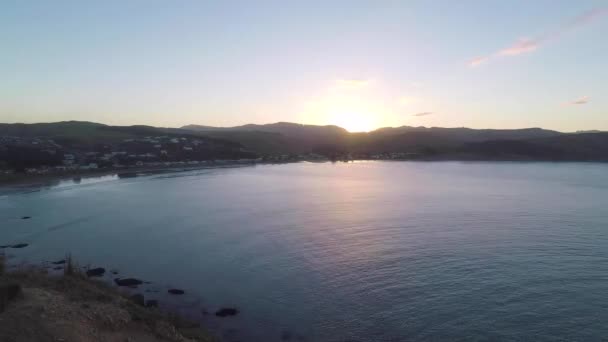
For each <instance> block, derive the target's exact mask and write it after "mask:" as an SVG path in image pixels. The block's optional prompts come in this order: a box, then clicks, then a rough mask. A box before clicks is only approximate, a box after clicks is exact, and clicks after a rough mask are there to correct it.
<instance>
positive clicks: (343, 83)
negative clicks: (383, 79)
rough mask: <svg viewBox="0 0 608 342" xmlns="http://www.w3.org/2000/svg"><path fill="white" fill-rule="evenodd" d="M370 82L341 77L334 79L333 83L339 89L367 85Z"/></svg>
mask: <svg viewBox="0 0 608 342" xmlns="http://www.w3.org/2000/svg"><path fill="white" fill-rule="evenodd" d="M370 83H371V81H370V80H364V79H341V80H336V81H334V85H335V86H336V87H337V88H340V89H358V88H364V87H367V86H368V85H369V84H370Z"/></svg>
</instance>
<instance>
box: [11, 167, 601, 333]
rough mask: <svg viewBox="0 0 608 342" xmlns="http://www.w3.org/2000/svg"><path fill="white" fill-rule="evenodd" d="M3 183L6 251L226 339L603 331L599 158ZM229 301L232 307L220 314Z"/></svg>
mask: <svg viewBox="0 0 608 342" xmlns="http://www.w3.org/2000/svg"><path fill="white" fill-rule="evenodd" d="M0 190H1V191H2V193H1V194H0V227H1V228H0V244H2V245H4V244H11V243H28V244H30V245H29V246H28V247H26V248H23V249H6V250H5V251H6V252H7V253H8V254H9V256H10V258H11V262H12V263H20V262H30V263H39V262H43V261H55V260H58V259H61V258H62V257H63V256H64V255H65V254H66V253H71V254H72V255H73V256H74V257H75V258H76V259H77V260H78V261H79V262H80V263H81V264H83V265H86V264H89V265H91V266H102V267H105V268H107V269H108V270H109V269H116V270H117V271H118V272H119V274H118V275H116V276H113V275H111V274H108V275H107V276H106V279H107V280H108V281H110V280H111V278H112V277H137V278H141V279H143V280H147V281H150V282H151V284H148V285H146V286H144V287H142V288H140V289H139V290H138V291H140V292H142V293H144V294H145V296H146V297H148V298H150V299H151V298H159V299H160V300H161V302H162V303H163V305H165V306H166V307H169V308H173V309H174V310H179V311H181V312H183V313H184V314H188V315H190V316H192V317H194V318H196V319H199V320H201V321H203V322H204V323H205V324H207V326H209V327H210V328H211V329H212V330H213V331H215V332H216V333H217V334H218V335H220V336H223V337H224V338H225V339H226V340H227V341H444V340H449V341H555V340H567V341H600V340H606V339H607V338H608V323H607V322H608V164H591V163H590V164H584V163H456V162H454V163H452V162H437V163H435V162H428V163H425V162H422V163H416V162H357V163H348V164H344V163H337V164H330V163H325V164H309V163H298V164H288V165H263V166H252V167H241V168H225V169H208V170H199V171H191V172H182V173H173V174H163V175H149V176H144V177H137V178H126V179H118V178H116V177H101V178H96V179H85V180H82V181H81V182H79V183H78V182H72V181H65V182H60V183H57V184H54V185H52V186H44V187H30V188H26V189H23V188H22V189H18V190H15V189H9V188H3V189H0ZM22 216H31V219H27V220H23V219H21V217H22ZM170 287H177V288H180V289H184V290H185V291H186V294H185V295H184V296H171V295H168V294H167V293H166V289H167V288H170ZM225 306H228V307H236V308H238V309H239V310H240V313H239V315H237V316H235V317H228V318H218V317H215V316H214V312H215V311H216V310H217V309H218V308H221V307H225Z"/></svg>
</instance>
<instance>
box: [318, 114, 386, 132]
mask: <svg viewBox="0 0 608 342" xmlns="http://www.w3.org/2000/svg"><path fill="white" fill-rule="evenodd" d="M328 122H329V123H330V124H332V125H336V126H340V127H342V128H345V129H346V130H347V131H349V132H369V131H372V130H374V129H375V128H377V127H376V126H377V124H376V123H375V122H374V117H373V115H372V114H371V113H366V112H362V111H356V110H348V109H345V110H336V111H334V112H330V113H328Z"/></svg>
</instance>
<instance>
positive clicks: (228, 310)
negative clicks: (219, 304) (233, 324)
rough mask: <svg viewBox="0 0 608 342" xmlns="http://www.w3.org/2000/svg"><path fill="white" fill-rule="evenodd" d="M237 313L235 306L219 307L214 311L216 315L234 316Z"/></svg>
mask: <svg viewBox="0 0 608 342" xmlns="http://www.w3.org/2000/svg"><path fill="white" fill-rule="evenodd" d="M238 313H239V310H237V309H235V308H221V309H219V310H217V312H216V313H215V315H216V316H218V317H228V316H236V315H237V314H238Z"/></svg>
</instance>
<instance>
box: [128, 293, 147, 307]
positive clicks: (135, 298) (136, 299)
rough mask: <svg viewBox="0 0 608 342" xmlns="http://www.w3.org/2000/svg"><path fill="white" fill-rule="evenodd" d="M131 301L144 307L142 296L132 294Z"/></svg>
mask: <svg viewBox="0 0 608 342" xmlns="http://www.w3.org/2000/svg"><path fill="white" fill-rule="evenodd" d="M131 300H132V301H134V302H135V304H139V305H141V306H145V301H144V295H142V294H139V293H138V294H134V295H132V296H131Z"/></svg>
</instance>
